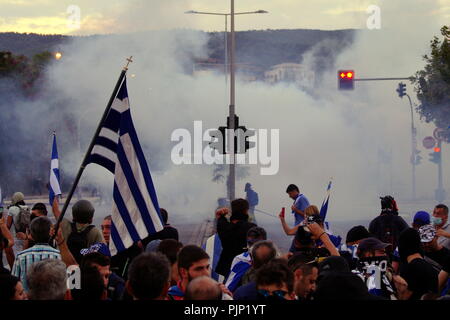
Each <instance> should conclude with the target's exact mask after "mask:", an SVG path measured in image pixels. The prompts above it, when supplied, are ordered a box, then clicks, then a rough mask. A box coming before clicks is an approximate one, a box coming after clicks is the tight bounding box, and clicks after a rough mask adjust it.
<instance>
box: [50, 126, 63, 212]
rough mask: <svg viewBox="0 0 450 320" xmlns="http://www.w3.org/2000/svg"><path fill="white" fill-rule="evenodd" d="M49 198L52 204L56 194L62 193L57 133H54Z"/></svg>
mask: <svg viewBox="0 0 450 320" xmlns="http://www.w3.org/2000/svg"><path fill="white" fill-rule="evenodd" d="M49 181H50V182H49V187H48V188H49V190H48V200H49V202H50V206H51V205H52V204H53V201H54V199H55V197H56V196H59V195H61V185H60V183H59V158H58V149H57V148H56V134H55V133H53V144H52V158H51V162H50V180H49Z"/></svg>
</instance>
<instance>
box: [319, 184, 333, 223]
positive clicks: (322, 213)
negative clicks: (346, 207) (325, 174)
mask: <svg viewBox="0 0 450 320" xmlns="http://www.w3.org/2000/svg"><path fill="white" fill-rule="evenodd" d="M330 192H331V181H330V182H329V183H328V187H327V194H326V196H325V199H324V200H323V202H322V207H321V208H320V217H321V218H322V221H323V222H324V223H325V218H326V217H327V211H328V200H330Z"/></svg>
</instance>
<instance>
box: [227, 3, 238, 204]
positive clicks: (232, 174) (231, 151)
mask: <svg viewBox="0 0 450 320" xmlns="http://www.w3.org/2000/svg"><path fill="white" fill-rule="evenodd" d="M234 54H235V37H234V0H231V52H230V110H229V112H230V114H229V117H230V130H229V135H228V137H229V138H228V146H229V148H228V150H229V154H230V174H229V179H228V180H229V181H228V188H229V192H228V194H229V198H230V201H233V200H234V199H235V183H236V167H235V154H234V129H235V128H234V116H235V109H234V108H235V70H234V66H235V65H234V64H235V61H234V58H235V57H234Z"/></svg>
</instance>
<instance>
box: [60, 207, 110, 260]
mask: <svg viewBox="0 0 450 320" xmlns="http://www.w3.org/2000/svg"><path fill="white" fill-rule="evenodd" d="M94 212H95V209H94V206H93V205H92V204H91V203H90V202H89V201H88V200H79V201H77V202H76V203H75V204H74V205H73V207H72V222H70V221H69V220H68V219H66V218H64V219H62V221H61V225H60V227H61V229H62V232H63V237H64V239H66V242H67V245H68V247H69V250H70V252H71V253H72V255H73V257H74V258H75V260H76V261H77V262H78V263H80V262H81V258H82V256H81V253H80V251H81V249H85V248H89V247H90V246H92V245H93V244H95V243H97V242H105V240H104V239H103V235H102V232H101V231H100V230H99V229H98V228H97V227H95V226H94V225H92V219H93V217H94ZM53 214H54V215H55V218H56V219H59V216H60V215H61V212H60V211H59V205H58V200H57V198H55V200H54V201H53Z"/></svg>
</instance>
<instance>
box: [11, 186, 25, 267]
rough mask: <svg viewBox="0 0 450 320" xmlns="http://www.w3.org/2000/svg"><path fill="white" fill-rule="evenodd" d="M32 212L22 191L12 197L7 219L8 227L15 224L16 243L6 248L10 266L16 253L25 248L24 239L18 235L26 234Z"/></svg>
mask: <svg viewBox="0 0 450 320" xmlns="http://www.w3.org/2000/svg"><path fill="white" fill-rule="evenodd" d="M30 218H31V213H30V209H29V208H28V206H27V205H26V204H25V196H24V194H23V193H22V192H16V193H14V194H13V196H12V197H11V204H10V205H9V206H8V218H7V221H6V224H7V227H8V229H9V230H11V227H12V226H14V233H13V234H14V236H15V240H14V245H13V247H9V248H5V254H6V259H7V260H8V264H9V266H10V267H11V268H12V265H13V263H14V260H15V255H16V254H18V253H19V252H20V251H22V250H24V249H26V248H24V240H22V239H21V237H20V236H19V237H17V235H18V234H26V233H27V231H28V230H29V228H30Z"/></svg>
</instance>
